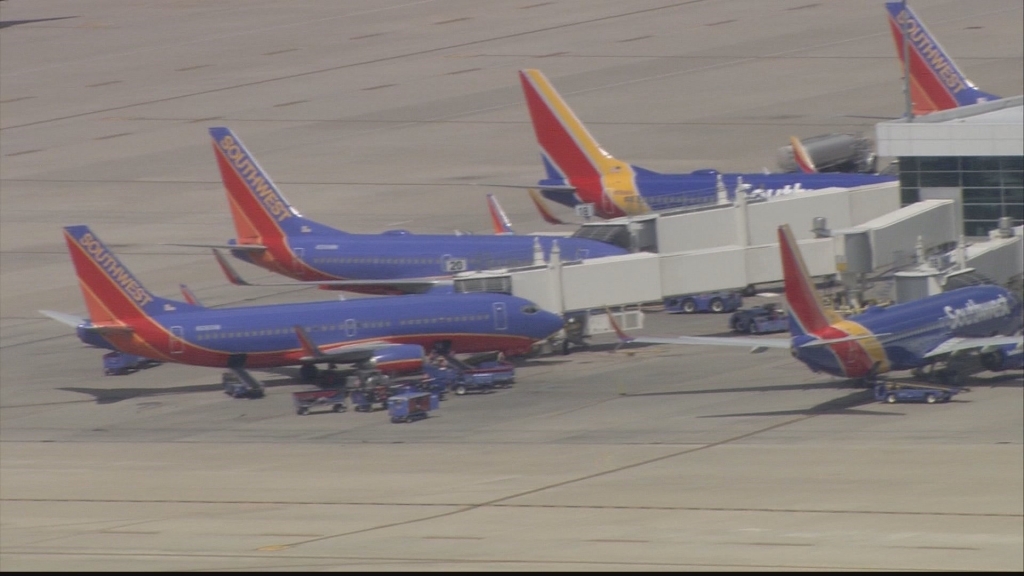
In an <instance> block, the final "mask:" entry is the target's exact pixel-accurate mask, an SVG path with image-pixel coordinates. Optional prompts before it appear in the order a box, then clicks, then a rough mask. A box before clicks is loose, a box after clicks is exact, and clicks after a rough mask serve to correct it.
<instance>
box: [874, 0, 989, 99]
mask: <svg viewBox="0 0 1024 576" xmlns="http://www.w3.org/2000/svg"><path fill="white" fill-rule="evenodd" d="M885 9H886V11H888V13H889V16H888V17H889V28H890V29H891V30H892V39H893V42H895V43H896V54H897V55H899V59H900V67H901V69H902V70H903V71H904V74H906V69H907V63H906V60H905V57H906V56H908V55H909V57H910V81H909V85H910V100H911V103H912V107H911V110H912V111H913V113H914V114H916V115H922V114H930V113H932V112H938V111H939V110H949V109H951V108H957V107H959V106H968V105H970V104H977V103H979V102H989V101H992V100H1000V99H1001V97H1000V96H996V95H995V94H989V93H988V92H985V91H983V90H980V89H979V88H978V87H977V86H975V85H974V83H972V82H971V81H970V80H968V79H967V78H966V77H965V76H964V75H963V73H962V72H961V71H960V69H959V68H957V65H956V63H955V62H953V59H952V58H950V57H949V55H948V54H946V51H945V50H943V49H942V46H940V45H939V42H938V41H937V40H936V39H935V37H934V36H932V34H931V32H929V31H928V29H927V28H926V27H925V25H924V23H923V22H921V19H920V18H918V17H917V14H915V13H914V11H913V10H911V9H910V6H908V5H907V3H906V1H905V0H904V1H900V2H886V3H885ZM904 34H906V38H907V39H908V40H909V42H908V43H907V45H906V46H904Z"/></svg>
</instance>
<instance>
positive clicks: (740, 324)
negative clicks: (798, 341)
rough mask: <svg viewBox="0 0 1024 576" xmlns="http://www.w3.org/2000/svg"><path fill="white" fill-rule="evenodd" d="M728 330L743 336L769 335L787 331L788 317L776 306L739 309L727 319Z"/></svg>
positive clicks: (771, 304)
mask: <svg viewBox="0 0 1024 576" xmlns="http://www.w3.org/2000/svg"><path fill="white" fill-rule="evenodd" d="M729 328H730V329H731V330H732V331H733V332H740V333H743V334H770V333H772V332H785V331H787V330H789V315H787V314H786V312H785V311H784V310H783V309H782V308H780V307H779V305H778V304H775V303H770V304H763V305H761V306H757V307H754V308H741V309H739V310H737V311H735V312H733V313H732V316H730V317H729Z"/></svg>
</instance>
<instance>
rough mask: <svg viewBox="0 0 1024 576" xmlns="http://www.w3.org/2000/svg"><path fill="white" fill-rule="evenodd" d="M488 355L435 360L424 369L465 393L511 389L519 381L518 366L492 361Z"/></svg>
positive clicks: (459, 392) (425, 371) (426, 364)
mask: <svg viewBox="0 0 1024 576" xmlns="http://www.w3.org/2000/svg"><path fill="white" fill-rule="evenodd" d="M481 358H489V357H488V356H487V355H481V356H478V357H471V358H469V359H467V360H460V359H458V358H456V357H454V356H451V355H449V356H444V357H441V358H435V359H431V361H429V362H427V363H425V364H424V365H423V371H424V373H426V374H427V375H428V376H430V377H431V378H432V379H434V380H436V381H439V382H444V383H445V386H446V388H447V389H448V390H450V391H452V392H454V393H455V394H457V395H459V396H462V395H464V394H466V393H468V392H484V393H487V392H491V391H492V389H493V388H496V387H500V388H507V387H509V386H511V385H512V383H513V382H515V366H514V365H513V364H512V363H510V362H504V361H501V360H496V359H495V360H490V359H484V360H481Z"/></svg>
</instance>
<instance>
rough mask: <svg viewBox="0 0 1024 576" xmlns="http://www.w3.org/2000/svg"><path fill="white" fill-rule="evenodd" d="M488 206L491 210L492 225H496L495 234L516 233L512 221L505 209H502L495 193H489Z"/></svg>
mask: <svg viewBox="0 0 1024 576" xmlns="http://www.w3.org/2000/svg"><path fill="white" fill-rule="evenodd" d="M487 207H488V208H489V209H490V211H491V225H492V226H493V227H494V233H495V234H497V235H503V234H515V230H513V229H512V222H511V221H510V220H509V219H508V215H507V214H505V211H504V210H502V209H501V204H498V199H497V198H495V197H494V194H488V195H487Z"/></svg>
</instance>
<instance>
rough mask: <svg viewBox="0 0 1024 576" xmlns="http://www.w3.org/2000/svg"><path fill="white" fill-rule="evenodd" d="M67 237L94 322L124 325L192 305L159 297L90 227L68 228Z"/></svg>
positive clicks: (65, 234)
mask: <svg viewBox="0 0 1024 576" xmlns="http://www.w3.org/2000/svg"><path fill="white" fill-rule="evenodd" d="M64 240H65V242H66V243H67V246H68V252H69V253H70V254H71V262H72V263H73V264H74V266H75V273H76V274H77V275H78V283H79V286H80V287H81V289H82V297H83V298H84V299H85V305H86V308H87V309H88V310H89V319H90V320H91V321H92V323H93V324H98V325H104V324H107V325H109V324H122V323H128V322H129V321H131V320H132V319H137V318H140V317H146V316H155V315H157V314H161V313H165V312H172V311H175V310H182V309H191V308H193V307H192V306H191V305H190V304H188V303H186V302H177V301H174V300H168V299H166V298H160V297H159V296H154V295H153V293H151V292H150V291H149V290H146V288H145V287H144V286H143V285H142V283H141V282H139V281H138V279H136V278H135V276H134V275H133V274H132V273H131V272H130V271H129V270H128V269H127V268H125V266H124V265H123V264H122V263H121V261H120V260H118V258H117V256H115V255H114V253H113V252H111V251H110V250H109V249H108V248H107V247H106V245H105V244H103V242H102V241H100V239H99V238H97V237H96V235H94V234H93V233H92V231H90V230H89V227H88V226H67V227H65V228H64Z"/></svg>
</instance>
